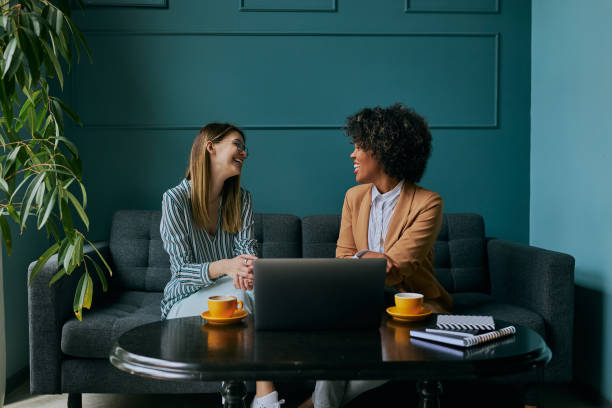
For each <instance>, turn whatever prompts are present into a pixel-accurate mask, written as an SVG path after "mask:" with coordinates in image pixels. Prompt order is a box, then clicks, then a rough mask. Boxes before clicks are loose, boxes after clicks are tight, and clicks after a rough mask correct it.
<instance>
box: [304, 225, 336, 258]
mask: <svg viewBox="0 0 612 408" xmlns="http://www.w3.org/2000/svg"><path fill="white" fill-rule="evenodd" d="M302 231H303V240H302V254H303V256H304V258H333V257H335V256H336V241H338V232H339V231H340V215H339V214H333V215H311V216H307V217H304V218H303V219H302Z"/></svg>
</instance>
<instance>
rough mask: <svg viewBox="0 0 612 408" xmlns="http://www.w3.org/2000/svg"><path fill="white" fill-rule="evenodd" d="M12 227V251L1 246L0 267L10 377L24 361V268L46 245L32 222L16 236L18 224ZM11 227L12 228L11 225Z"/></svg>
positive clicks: (25, 282)
mask: <svg viewBox="0 0 612 408" xmlns="http://www.w3.org/2000/svg"><path fill="white" fill-rule="evenodd" d="M11 227H12V228H11V229H12V230H13V252H12V253H11V256H8V255H7V254H6V249H5V248H4V245H3V246H2V251H3V253H2V261H3V262H2V266H3V268H4V270H3V271H4V276H3V278H4V282H2V283H3V284H4V311H5V329H6V376H7V378H9V379H10V378H11V377H13V376H15V375H17V374H18V373H19V374H20V375H21V372H22V371H23V369H24V368H25V367H26V366H27V365H28V297H27V270H28V265H29V264H30V262H32V261H33V260H35V259H36V258H38V257H39V256H40V254H42V253H43V252H44V250H45V249H47V247H48V246H49V245H48V241H47V238H46V235H45V233H44V232H42V231H37V230H36V225H28V228H27V230H26V231H25V232H24V233H23V235H22V236H19V228H17V227H16V226H15V225H11ZM13 227H14V228H13Z"/></svg>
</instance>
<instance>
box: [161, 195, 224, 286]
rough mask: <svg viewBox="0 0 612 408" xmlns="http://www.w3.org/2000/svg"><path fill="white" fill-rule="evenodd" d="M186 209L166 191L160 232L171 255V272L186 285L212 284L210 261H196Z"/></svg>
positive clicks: (165, 247)
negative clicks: (209, 268) (209, 271)
mask: <svg viewBox="0 0 612 408" xmlns="http://www.w3.org/2000/svg"><path fill="white" fill-rule="evenodd" d="M185 211H186V209H185V208H183V206H182V205H181V204H179V203H178V202H177V201H176V200H175V199H173V198H172V196H171V195H170V194H169V193H168V192H166V193H164V195H163V199H162V219H161V225H160V232H161V237H162V241H163V244H164V249H165V250H166V252H167V253H168V255H169V256H170V273H171V274H172V277H173V278H176V279H177V280H178V281H179V282H180V283H181V284H184V285H193V286H199V287H205V286H210V285H212V284H213V283H214V281H213V280H212V279H211V278H210V275H209V274H208V267H209V266H210V262H204V263H194V256H193V253H192V250H191V245H190V238H189V229H188V228H187V225H186V221H185V217H184V214H185Z"/></svg>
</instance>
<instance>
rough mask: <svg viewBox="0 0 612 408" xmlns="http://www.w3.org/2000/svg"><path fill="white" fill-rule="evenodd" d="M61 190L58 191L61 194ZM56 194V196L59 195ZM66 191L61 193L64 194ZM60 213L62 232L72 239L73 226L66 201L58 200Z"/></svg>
mask: <svg viewBox="0 0 612 408" xmlns="http://www.w3.org/2000/svg"><path fill="white" fill-rule="evenodd" d="M61 191H62V190H60V192H61ZM60 192H58V194H60ZM65 192H66V191H63V193H65ZM60 212H61V220H62V225H63V227H64V232H65V233H66V235H68V236H70V237H72V236H73V235H74V226H73V224H72V214H70V208H69V207H68V203H67V202H66V200H64V199H61V200H60Z"/></svg>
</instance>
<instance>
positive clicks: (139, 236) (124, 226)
mask: <svg viewBox="0 0 612 408" xmlns="http://www.w3.org/2000/svg"><path fill="white" fill-rule="evenodd" d="M160 221H161V211H125V210H124V211H117V212H116V213H115V214H114V215H113V220H112V226H111V234H110V242H109V247H110V252H111V257H112V259H113V263H114V265H115V272H116V273H115V275H114V277H113V278H114V279H113V281H114V282H113V283H114V284H117V285H119V286H120V287H122V288H124V289H132V290H145V291H156V292H161V291H163V290H164V287H165V286H166V283H168V280H170V258H169V257H168V254H167V253H166V252H165V251H164V248H163V246H162V240H161V234H160V232H159V224H160ZM115 280H116V281H115Z"/></svg>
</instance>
